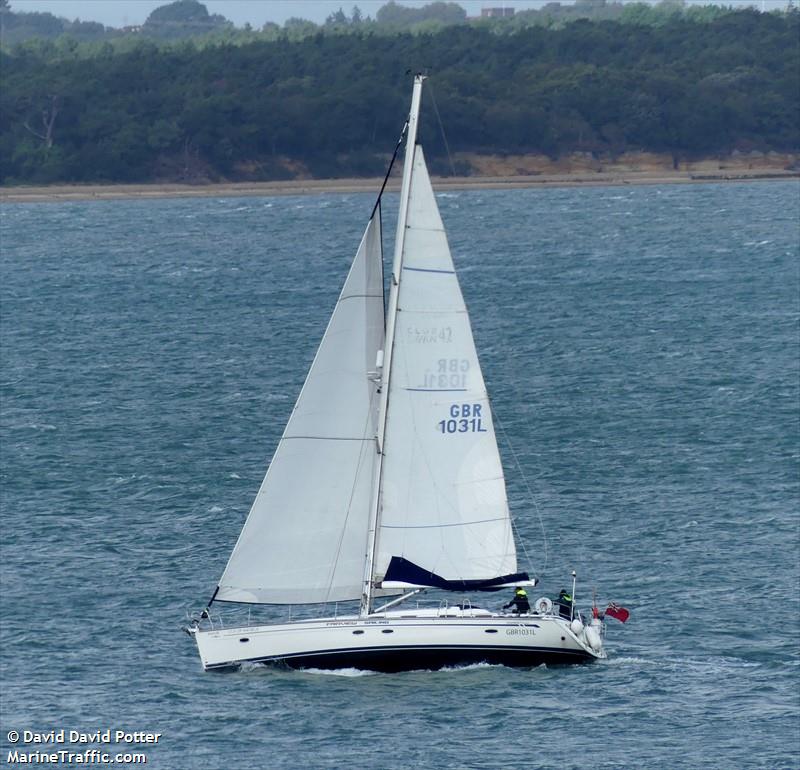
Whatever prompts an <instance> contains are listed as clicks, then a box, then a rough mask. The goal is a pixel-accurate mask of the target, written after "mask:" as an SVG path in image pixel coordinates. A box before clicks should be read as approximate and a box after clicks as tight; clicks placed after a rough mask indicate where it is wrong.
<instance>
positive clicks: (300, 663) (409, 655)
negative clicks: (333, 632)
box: [209, 646, 594, 674]
mask: <svg viewBox="0 0 800 770" xmlns="http://www.w3.org/2000/svg"><path fill="white" fill-rule="evenodd" d="M593 660H594V657H593V656H591V655H589V654H588V653H585V652H581V651H578V650H553V649H549V648H536V647H526V648H522V649H521V648H519V647H470V646H463V647H444V646H443V647H436V646H430V647H381V648H379V649H376V648H362V649H343V650H322V651H320V652H314V653H298V654H297V655H292V656H287V657H284V658H251V659H248V660H246V661H240V662H247V663H268V664H275V665H280V666H286V667H288V668H296V669H302V668H320V669H329V670H333V669H339V668H358V669H362V670H365V671H380V672H383V673H387V674H393V673H397V672H400V671H416V670H436V669H440V668H444V667H447V666H466V665H470V664H474V663H491V664H499V665H503V666H512V667H522V668H529V667H532V666H539V665H541V664H542V663H546V664H547V665H560V664H570V663H588V662H591V661H593ZM238 665H239V663H226V664H221V665H218V666H213V667H210V669H209V670H212V669H228V668H232V667H236V666H238Z"/></svg>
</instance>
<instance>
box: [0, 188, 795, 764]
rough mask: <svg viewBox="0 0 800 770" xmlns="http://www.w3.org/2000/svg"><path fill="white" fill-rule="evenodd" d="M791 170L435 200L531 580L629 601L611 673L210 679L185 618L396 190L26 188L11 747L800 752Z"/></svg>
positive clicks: (307, 759)
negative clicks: (383, 195) (219, 194)
mask: <svg viewBox="0 0 800 770" xmlns="http://www.w3.org/2000/svg"><path fill="white" fill-rule="evenodd" d="M799 192H800V186H798V184H797V183H796V182H793V181H788V182H783V181H781V182H768V183H767V182H762V183H742V184H696V185H674V186H663V187H658V186H641V187H640V186H629V187H625V186H619V187H593V188H548V189H531V190H515V191H469V192H450V193H447V194H442V195H440V196H438V200H439V205H440V207H441V211H442V216H443V219H444V222H445V225H446V227H447V229H448V233H449V237H450V244H451V248H452V251H453V254H454V259H455V262H456V265H457V269H458V270H459V275H460V279H461V283H462V288H463V292H464V295H465V297H466V300H467V304H468V306H469V308H470V313H471V319H472V324H473V328H474V334H475V338H476V342H477V346H478V350H479V354H480V357H481V361H482V365H483V369H484V374H485V377H486V381H487V384H488V387H489V390H490V393H491V395H492V398H493V405H494V410H495V420H496V425H497V427H498V436H499V438H500V442H501V450H502V452H503V457H504V462H505V464H506V474H507V480H508V488H509V497H510V501H511V506H512V509H513V512H514V516H515V521H516V528H517V531H518V535H519V539H520V542H521V547H520V561H521V565H520V566H521V567H522V568H526V567H527V568H529V569H530V570H531V572H532V573H535V574H537V575H538V576H539V577H540V578H541V581H542V583H541V587H540V588H537V589H535V590H534V591H533V592H532V594H533V598H537V597H538V596H539V595H549V596H551V597H552V596H554V595H555V594H556V593H557V592H558V590H559V589H560V588H564V587H566V588H568V587H569V586H570V578H569V572H570V570H572V569H575V570H576V571H577V573H578V585H577V592H576V593H577V596H576V598H577V601H578V604H579V605H581V606H584V607H585V606H588V605H589V604H590V603H591V598H592V594H593V593H594V592H595V591H596V592H597V596H598V601H600V602H601V603H603V602H606V601H608V600H613V601H616V602H618V603H620V604H622V605H624V606H626V607H628V608H629V609H630V610H631V612H632V614H631V619H630V620H629V622H628V623H627V624H626V625H624V626H623V625H621V624H619V623H617V622H616V621H613V620H609V628H608V635H607V649H608V653H609V658H608V660H607V661H604V662H600V663H596V664H593V665H588V666H570V667H549V668H548V667H539V668H535V669H532V670H514V669H509V668H504V667H499V666H486V665H479V666H471V667H468V668H465V669H454V670H446V671H440V672H425V671H421V672H413V673H407V674H395V675H384V674H371V673H368V672H363V671H356V670H350V671H343V672H338V673H323V672H290V671H282V670H275V669H270V668H263V667H258V666H256V667H252V666H251V667H247V668H245V669H243V670H241V671H240V672H238V673H234V674H229V675H221V674H213V673H208V674H206V673H203V672H202V670H201V667H200V663H199V659H198V656H197V652H196V649H195V647H194V644H193V641H192V640H191V639H190V638H189V637H188V636H186V635H185V634H184V633H182V631H181V624H182V623H183V622H185V617H184V616H185V612H186V611H187V610H191V609H193V610H197V609H200V608H202V607H203V606H204V605H205V602H206V601H207V600H208V598H209V596H210V594H211V593H212V591H213V589H214V586H215V585H216V581H217V580H218V578H219V576H220V574H221V572H222V570H223V568H224V566H225V562H226V560H227V558H228V555H229V553H230V550H231V548H232V547H233V544H234V542H235V540H236V538H237V536H238V534H239V531H240V528H241V526H242V523H243V521H244V518H245V516H246V514H247V510H248V508H249V505H250V502H251V500H252V498H253V496H254V494H255V492H256V490H257V488H258V486H259V483H260V481H261V477H262V475H263V473H264V470H265V467H266V463H267V461H268V458H269V457H270V456H271V453H272V451H273V450H274V447H275V443H276V441H277V439H278V437H279V435H280V433H281V431H282V428H283V425H284V423H285V421H286V419H287V417H288V415H289V412H290V410H291V407H292V404H293V402H294V399H295V397H296V395H297V393H298V391H299V388H300V386H301V385H302V382H303V378H304V376H305V373H306V370H307V368H308V366H309V364H310V362H311V359H312V357H313V355H314V351H315V348H316V345H317V343H318V341H319V338H320V336H321V334H322V331H323V330H324V327H325V324H326V322H327V319H328V316H329V313H330V311H331V309H332V307H333V304H334V302H335V300H336V296H337V294H338V291H339V288H340V285H341V283H342V281H343V279H344V276H345V274H346V271H347V269H348V265H349V262H350V259H351V258H352V255H353V254H354V252H355V248H356V246H357V244H358V241H359V239H360V236H361V232H362V230H363V227H364V226H365V224H366V219H367V217H368V216H369V212H370V210H371V207H372V203H373V197H372V196H370V195H366V194H364V195H361V194H352V195H338V194H331V195H309V196H304V197H251V198H200V199H169V200H133V201H91V202H69V203H43V204H8V205H4V206H3V209H2V222H1V223H0V224H1V225H2V276H1V277H2V319H1V320H2V323H1V324H0V334H1V335H2V336H1V339H0V341H1V342H2V348H0V354H1V355H2V435H1V436H0V439H1V443H0V451H2V472H3V478H2V566H1V569H2V573H1V574H2V584H1V588H0V600H1V601H2V604H1V607H0V609H1V610H2V615H0V621H1V622H0V639H1V641H2V649H1V653H0V654H1V656H2V657H1V660H2V668H1V669H0V674H1V679H0V682H1V683H2V684H1V686H2V691H1V692H0V696H1V700H0V709H1V711H0V722H2V730H1V731H0V751H1V752H2V761H3V762H6V761H7V760H8V758H9V756H10V755H9V752H10V751H14V750H18V751H20V752H30V751H34V750H42V751H50V750H59V749H65V750H66V749H69V750H71V751H73V752H77V751H86V750H89V749H94V750H101V751H110V752H111V753H112V754H114V755H115V754H116V752H140V753H142V754H143V755H145V756H146V758H147V766H149V767H154V768H177V769H180V768H226V769H230V768H312V769H314V768H387V769H392V770H394V769H397V770H400V769H402V768H419V769H423V768H424V769H426V770H428V769H430V770H438V769H439V768H503V769H504V770H505V769H512V770H513V769H515V768H582V769H583V768H769V769H775V768H797V767H798V766H800V754H799V753H798V752H800V738H799V732H798V731H799V730H800V722H799V721H798V720H799V719H800V717H799V716H798V714H799V713H800V700H799V699H800V695H798V693H800V676H799V674H800V656H799V655H798V639H800V623H798V617H799V616H800V604H799V603H798V597H799V596H800V580H799V576H798V547H799V546H800V543H799V542H798V465H799V463H798V453H799V452H800V440H799V437H798V433H799V432H800V430H799V422H800V417H799V416H798V409H799V407H798V403H799V400H798V399H799V397H800V394H799V392H798V391H799V389H800V371H799V367H800V364H799V363H798V349H799V347H798V341H799V340H798V317H799V316H800V301H799V299H798V296H799V287H800V266H799V264H800V263H799V262H798V256H799V255H798V249H799V244H800V232H799V230H798V208H799V207H798V195H799ZM396 205H397V199H396V196H388V197H387V201H386V208H387V212H386V217H385V219H386V225H387V231H388V230H389V229H390V228H391V221H392V218H393V216H394V213H393V212H394V210H395V209H396ZM386 244H387V250H390V245H391V236H390V235H388V233H387V237H386ZM508 598H509V597H508V596H505V595H490V596H488V597H487V598H486V600H485V604H486V606H488V607H492V608H494V607H497V606H499V605H500V604H501V603H504V602H505V601H507V600H508ZM224 612H225V610H223V613H224ZM14 731H16V733H15V732H14ZM25 731H28V732H27V733H26V732H25ZM59 731H65V732H64V733H61V732H59ZM70 731H75V732H77V733H79V734H85V735H87V736H88V738H87V740H86V741H85V742H83V743H81V742H79V741H77V740H76V741H71V740H70ZM106 731H110V732H108V735H109V736H110V738H109V742H105V741H103V740H101V739H102V738H103V737H104V736H105V735H106ZM116 731H121V732H122V735H123V736H131V740H124V739H123V740H120V741H114V740H111V739H112V738H113V737H114V736H115V735H116ZM137 733H141V734H150V735H151V736H152V735H155V734H160V735H159V737H158V738H157V739H156V740H155V741H153V740H152V739H151V740H150V742H147V741H146V740H141V741H137V740H134V739H133V736H135V735H136V734H137ZM48 734H50V735H52V736H53V740H54V741H55V739H56V737H58V736H59V735H61V736H63V738H64V740H63V741H62V742H60V743H59V742H55V743H53V742H50V743H49V744H41V743H37V742H35V741H34V739H33V736H34V735H39V736H44V738H46V736H47V735H48ZM15 735H16V736H17V742H16V743H13V742H12V740H13V739H14V737H15ZM44 738H41V739H42V740H44ZM11 756H12V759H13V755H11ZM72 762H73V763H76V762H77V760H75V759H74V758H73V760H72ZM75 766H77V764H76V765H75Z"/></svg>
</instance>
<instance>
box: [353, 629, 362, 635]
mask: <svg viewBox="0 0 800 770" xmlns="http://www.w3.org/2000/svg"><path fill="white" fill-rule="evenodd" d="M353 633H354V634H363V633H364V632H363V631H362V630H361V629H359V630H358V631H353Z"/></svg>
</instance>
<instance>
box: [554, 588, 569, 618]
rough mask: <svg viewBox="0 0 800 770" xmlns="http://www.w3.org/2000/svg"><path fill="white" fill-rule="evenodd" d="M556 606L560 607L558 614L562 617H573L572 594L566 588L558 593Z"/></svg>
mask: <svg viewBox="0 0 800 770" xmlns="http://www.w3.org/2000/svg"><path fill="white" fill-rule="evenodd" d="M556 606H557V607H558V614H559V615H560V616H561V617H562V618H567V619H568V620H569V619H570V618H571V617H572V596H571V595H570V594H568V593H567V591H566V590H565V589H564V588H562V589H561V591H560V592H559V594H558V599H556Z"/></svg>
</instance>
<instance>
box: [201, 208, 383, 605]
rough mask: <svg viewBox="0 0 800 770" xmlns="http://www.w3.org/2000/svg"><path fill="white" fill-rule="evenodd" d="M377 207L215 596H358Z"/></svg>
mask: <svg viewBox="0 0 800 770" xmlns="http://www.w3.org/2000/svg"><path fill="white" fill-rule="evenodd" d="M383 339H384V295H383V268H382V255H381V226H380V210H379V209H377V210H376V212H375V213H374V214H373V217H372V219H371V220H370V222H369V224H368V226H367V229H366V231H365V233H364V237H363V239H362V241H361V245H360V247H359V249H358V252H357V254H356V257H355V259H354V261H353V265H352V267H351V269H350V273H349V274H348V277H347V280H346V281H345V284H344V287H343V289H342V292H341V295H340V296H339V300H338V302H337V304H336V308H335V310H334V312H333V316H332V317H331V320H330V323H329V324H328V328H327V330H326V332H325V336H324V337H323V339H322V342H321V344H320V347H319V350H318V351H317V355H316V358H315V359H314V363H313V364H312V366H311V370H310V371H309V373H308V377H307V378H306V382H305V385H304V386H303V389H302V391H301V393H300V396H299V397H298V399H297V403H296V404H295V407H294V410H293V411H292V415H291V417H290V418H289V422H288V424H287V426H286V430H285V431H284V434H283V437H282V438H281V441H280V443H279V444H278V448H277V449H276V451H275V455H274V457H273V458H272V462H271V463H270V466H269V470H268V471H267V474H266V476H265V478H264V481H263V483H262V485H261V488H260V490H259V492H258V495H257V496H256V499H255V502H254V503H253V506H252V508H251V510H250V513H249V515H248V517H247V521H246V522H245V525H244V528H243V529H242V532H241V535H240V536H239V540H238V542H237V543H236V547H235V548H234V550H233V553H232V554H231V558H230V560H229V562H228V565H227V567H226V568H225V572H224V574H223V575H222V578H221V580H220V583H219V588H218V590H217V594H216V596H215V600H216V601H232V602H249V603H273V604H293V603H315V602H327V601H345V600H348V599H357V598H358V597H359V596H360V595H361V588H362V579H363V570H364V543H365V533H366V531H367V527H368V520H369V514H370V508H371V505H372V502H373V498H374V494H373V484H374V481H375V463H376V458H377V454H376V451H375V434H376V430H377V427H376V422H377V408H378V396H377V385H376V383H375V378H374V377H372V378H371V377H370V375H369V372H370V370H372V369H374V368H375V364H376V357H377V353H378V351H379V350H381V349H382V348H383Z"/></svg>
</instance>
